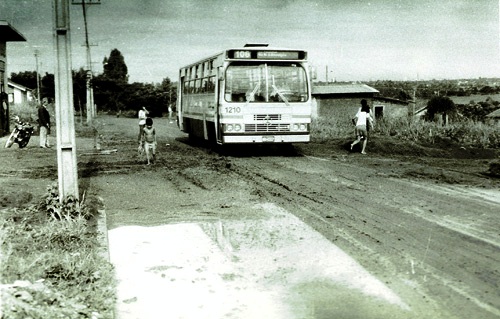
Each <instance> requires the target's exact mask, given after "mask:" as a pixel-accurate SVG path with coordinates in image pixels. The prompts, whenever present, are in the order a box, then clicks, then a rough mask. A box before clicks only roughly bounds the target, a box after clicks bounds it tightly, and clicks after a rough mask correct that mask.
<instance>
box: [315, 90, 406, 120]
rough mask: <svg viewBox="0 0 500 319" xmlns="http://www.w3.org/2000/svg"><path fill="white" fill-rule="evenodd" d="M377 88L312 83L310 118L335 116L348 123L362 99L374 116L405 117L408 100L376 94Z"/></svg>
mask: <svg viewBox="0 0 500 319" xmlns="http://www.w3.org/2000/svg"><path fill="white" fill-rule="evenodd" d="M378 93H379V91H378V90H377V89H375V88H372V87H371V86H368V85H366V84H362V83H335V84H330V85H320V86H313V90H312V96H313V99H314V101H315V103H314V104H315V105H314V106H313V118H318V117H323V118H335V119H337V120H338V121H341V122H346V123H347V122H350V120H351V119H352V117H353V116H354V115H355V114H356V112H357V111H358V109H359V108H360V106H361V100H362V99H365V100H366V101H367V102H368V105H369V106H370V108H371V109H372V111H373V112H374V114H375V117H376V118H396V117H403V116H408V112H409V102H407V101H400V100H397V99H391V98H384V97H380V96H378Z"/></svg>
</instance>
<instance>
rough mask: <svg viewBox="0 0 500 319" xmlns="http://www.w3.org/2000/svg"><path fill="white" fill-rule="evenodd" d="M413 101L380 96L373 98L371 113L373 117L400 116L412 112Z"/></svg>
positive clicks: (390, 117)
mask: <svg viewBox="0 0 500 319" xmlns="http://www.w3.org/2000/svg"><path fill="white" fill-rule="evenodd" d="M414 105H415V104H414V103H413V102H409V101H401V100H398V99H392V98H387V97H382V96H376V97H374V98H373V108H372V110H373V113H374V114H375V118H387V119H393V118H401V117H407V116H409V115H412V114H414V113H415V112H414V110H413V108H414Z"/></svg>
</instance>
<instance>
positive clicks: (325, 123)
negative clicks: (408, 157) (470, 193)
mask: <svg viewBox="0 0 500 319" xmlns="http://www.w3.org/2000/svg"><path fill="white" fill-rule="evenodd" d="M371 134H372V136H373V137H393V138H397V139H399V140H405V141H409V142H416V143H419V144H423V145H425V144H427V145H432V144H439V145H442V144H443V143H445V144H446V143H447V144H450V145H451V144H456V145H459V146H461V147H474V148H499V147H500V127H499V126H493V125H488V124H484V123H482V122H476V121H472V120H469V119H464V120H461V121H455V122H453V123H451V124H448V125H443V124H442V123H441V122H440V121H436V122H434V121H432V122H430V121H424V120H419V119H416V120H410V119H408V118H400V119H390V120H386V119H383V120H379V121H377V123H376V127H375V130H374V131H373V132H372V133H371ZM311 135H312V136H313V138H314V139H315V141H316V142H326V141H328V140H331V139H332V138H351V137H352V135H353V126H352V124H351V123H350V122H339V121H337V120H335V119H325V118H321V119H317V120H315V121H313V124H312V134H311Z"/></svg>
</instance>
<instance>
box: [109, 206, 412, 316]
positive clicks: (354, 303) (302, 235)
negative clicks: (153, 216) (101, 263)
mask: <svg viewBox="0 0 500 319" xmlns="http://www.w3.org/2000/svg"><path fill="white" fill-rule="evenodd" d="M261 209H262V210H263V211H264V212H265V214H266V215H267V217H266V218H265V219H262V220H256V221H248V220H246V221H236V220H231V221H217V222H203V223H181V224H168V225H162V226H155V227H142V226H123V227H118V228H115V229H112V230H109V232H108V236H109V237H108V240H109V255H110V260H111V262H112V263H113V264H114V265H115V268H116V275H117V280H118V292H117V296H118V301H117V308H116V319H139V318H140V319H149V318H151V319H153V318H154V319H157V318H172V319H175V318H193V319H198V318H204V319H205V318H217V319H219V318H238V319H245V318H248V319H254V318H273V319H274V318H277V319H279V318H283V319H285V318H286V319H294V318H297V319H298V318H334V317H338V316H339V315H340V316H341V317H342V316H343V317H350V314H353V311H355V312H356V313H355V315H359V314H360V313H366V314H370V318H387V317H393V318H401V317H402V316H404V314H407V310H408V309H409V308H408V306H407V305H406V304H405V303H404V302H403V301H402V300H400V298H399V297H398V296H397V295H395V294H394V293H393V292H392V291H391V290H390V289H389V288H387V287H386V286H385V285H384V284H383V283H382V282H380V281H379V280H378V279H376V278H374V277H373V276H371V275H370V274H369V273H368V272H367V271H366V270H364V269H363V268H362V267H361V266H360V265H359V264H358V263H357V262H356V261H355V260H353V259H352V258H350V257H349V256H348V255H346V254H345V253H343V252H342V251H341V250H340V249H339V248H337V247H336V246H334V245H333V244H331V243H330V242H329V241H328V240H326V239H325V238H324V237H323V236H321V235H320V234H319V233H317V232H315V231H314V230H312V229H311V228H310V227H309V226H307V225H305V224H303V223H302V222H301V221H300V220H299V219H297V218H296V217H295V216H292V215H290V214H289V213H287V212H286V211H284V210H282V209H281V208H279V207H276V206H274V205H272V204H265V205H263V206H262V207H261ZM249 223H251V224H249ZM353 307H354V308H353ZM353 309H354V310H353Z"/></svg>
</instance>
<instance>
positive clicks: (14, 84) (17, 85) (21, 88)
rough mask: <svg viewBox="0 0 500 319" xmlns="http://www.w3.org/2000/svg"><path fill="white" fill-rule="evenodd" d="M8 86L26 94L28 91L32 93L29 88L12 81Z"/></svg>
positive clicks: (9, 81)
mask: <svg viewBox="0 0 500 319" xmlns="http://www.w3.org/2000/svg"><path fill="white" fill-rule="evenodd" d="M7 85H8V86H10V87H13V88H16V89H18V90H21V91H24V92H26V91H32V89H30V88H28V87H25V86H24V85H21V84H17V83H15V82H12V81H11V80H8V82H7Z"/></svg>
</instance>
